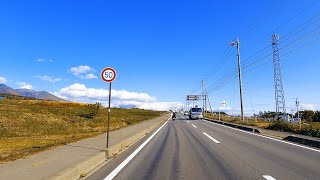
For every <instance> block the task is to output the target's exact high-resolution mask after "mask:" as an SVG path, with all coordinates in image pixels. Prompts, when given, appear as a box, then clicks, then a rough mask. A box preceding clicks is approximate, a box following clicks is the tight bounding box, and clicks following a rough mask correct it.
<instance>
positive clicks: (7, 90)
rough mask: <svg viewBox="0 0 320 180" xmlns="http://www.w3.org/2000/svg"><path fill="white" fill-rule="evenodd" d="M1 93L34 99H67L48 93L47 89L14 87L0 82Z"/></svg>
mask: <svg viewBox="0 0 320 180" xmlns="http://www.w3.org/2000/svg"><path fill="white" fill-rule="evenodd" d="M0 94H8V95H14V96H25V97H29V98H34V99H43V100H50V101H66V100H65V99H62V98H59V97H57V96H55V95H53V94H50V93H48V92H47V91H38V92H37V91H35V90H31V89H16V90H14V89H12V88H11V87H9V86H7V85H5V84H0Z"/></svg>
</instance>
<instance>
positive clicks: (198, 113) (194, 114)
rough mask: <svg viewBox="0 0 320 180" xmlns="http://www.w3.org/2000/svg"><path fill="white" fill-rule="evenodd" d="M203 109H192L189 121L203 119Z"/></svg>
mask: <svg viewBox="0 0 320 180" xmlns="http://www.w3.org/2000/svg"><path fill="white" fill-rule="evenodd" d="M202 118H203V116H202V108H191V109H190V114H189V119H202Z"/></svg>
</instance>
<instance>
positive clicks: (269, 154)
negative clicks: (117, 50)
mask: <svg viewBox="0 0 320 180" xmlns="http://www.w3.org/2000/svg"><path fill="white" fill-rule="evenodd" d="M150 136H151V135H149V137H145V138H144V139H142V140H140V141H139V142H138V143H136V144H135V145H134V146H132V147H130V148H129V149H128V150H127V151H125V152H124V153H122V154H120V155H119V156H118V157H117V158H115V159H113V160H111V161H110V162H109V163H107V164H106V165H104V166H103V167H102V168H101V169H99V170H98V171H96V172H95V173H94V174H92V175H91V176H90V177H89V178H88V179H90V180H96V179H105V178H106V177H107V176H108V178H110V177H112V175H113V176H115V177H114V179H147V180H150V179H161V180H163V179H196V180H202V179H268V180H271V179H290V180H292V179H320V151H319V149H313V148H311V149H310V148H304V147H301V146H299V145H298V146H296V145H292V144H288V143H284V142H282V141H277V140H275V139H270V138H266V137H264V136H260V135H254V134H252V133H248V132H244V131H241V130H237V129H233V128H230V127H225V126H222V125H218V124H214V123H211V122H208V121H204V120H187V117H184V116H181V115H178V119H177V120H175V121H172V120H170V121H168V122H167V123H166V124H165V125H164V126H163V127H162V128H161V129H160V130H159V131H158V132H157V133H156V134H155V135H154V136H153V138H152V139H150ZM148 138H149V140H150V142H149V143H147V144H146V145H145V146H144V147H143V148H141V150H140V151H139V152H137V151H138V150H136V149H137V148H138V147H139V146H141V144H143V143H144V142H145V141H146V140H147V139H148ZM133 152H135V153H136V155H135V156H131V157H132V158H131V159H129V161H128V159H127V158H128V157H129V156H130V154H132V153H133ZM126 159H127V162H123V161H125V160H126ZM120 164H121V165H120ZM119 165H120V166H119ZM118 166H119V167H118ZM117 167H118V168H117ZM116 168H117V169H116ZM115 169H116V170H115ZM117 170H118V171H117ZM116 171H117V172H116ZM108 178H107V179H108Z"/></svg>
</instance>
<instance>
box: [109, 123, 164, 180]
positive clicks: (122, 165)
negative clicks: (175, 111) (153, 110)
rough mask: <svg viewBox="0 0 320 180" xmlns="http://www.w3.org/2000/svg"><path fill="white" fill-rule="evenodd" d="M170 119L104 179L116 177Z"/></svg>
mask: <svg viewBox="0 0 320 180" xmlns="http://www.w3.org/2000/svg"><path fill="white" fill-rule="evenodd" d="M169 120H170V119H168V120H167V121H166V122H165V123H164V124H163V125H162V126H161V127H160V128H159V129H158V130H157V131H156V132H155V133H153V134H152V136H150V137H149V138H148V139H147V140H146V141H145V142H144V143H143V144H141V145H140V146H139V147H138V148H137V149H136V150H135V151H134V152H133V153H132V154H131V155H130V156H129V157H127V159H125V160H124V161H123V162H122V163H121V164H120V165H119V166H118V167H117V168H115V169H114V170H113V171H112V172H111V173H110V174H109V175H108V176H107V177H106V178H104V180H110V179H113V178H114V177H116V175H117V174H118V173H119V172H120V171H121V170H122V169H123V168H124V167H125V166H126V165H127V164H128V163H129V162H130V161H131V160H132V159H133V158H134V157H135V156H136V155H137V154H138V153H139V152H140V151H141V149H142V148H144V147H145V146H146V145H147V144H148V143H149V142H150V141H151V139H152V138H153V137H154V136H155V135H156V134H157V133H158V132H159V131H160V130H161V128H163V126H165V125H166V124H167V122H168V121H169Z"/></svg>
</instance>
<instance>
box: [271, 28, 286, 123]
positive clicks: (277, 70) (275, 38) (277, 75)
mask: <svg viewBox="0 0 320 180" xmlns="http://www.w3.org/2000/svg"><path fill="white" fill-rule="evenodd" d="M278 45H279V35H278V34H275V33H274V34H273V35H272V50H273V68H274V90H275V101H276V118H277V117H278V116H279V114H282V115H283V116H284V117H285V120H288V119H287V116H286V115H287V113H286V104H285V99H284V90H283V82H282V73H281V64H280V56H279V48H278Z"/></svg>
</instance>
